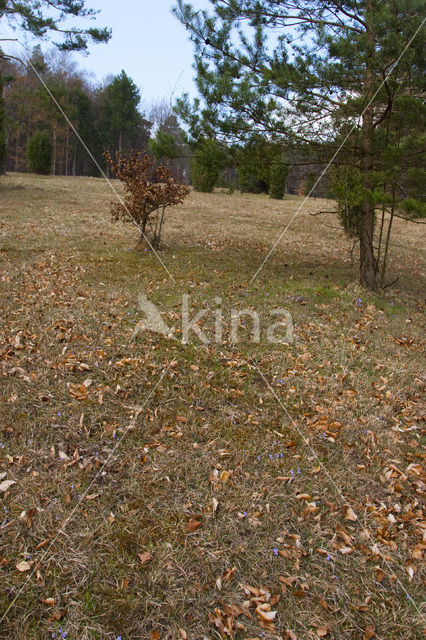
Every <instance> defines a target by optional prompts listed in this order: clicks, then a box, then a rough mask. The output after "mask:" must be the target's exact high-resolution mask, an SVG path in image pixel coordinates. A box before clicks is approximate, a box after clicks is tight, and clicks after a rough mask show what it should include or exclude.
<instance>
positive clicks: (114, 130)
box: [102, 70, 142, 154]
mask: <svg viewBox="0 0 426 640" xmlns="http://www.w3.org/2000/svg"><path fill="white" fill-rule="evenodd" d="M140 99H141V95H140V91H139V89H138V87H137V86H136V85H135V83H134V82H133V80H132V79H131V78H129V76H128V75H127V74H126V72H125V71H124V70H123V71H122V72H121V73H120V74H119V75H118V76H116V77H115V78H114V79H113V81H112V82H111V83H110V84H109V85H108V86H107V87H106V88H105V90H104V92H103V105H102V121H103V129H104V131H105V132H106V134H107V136H108V139H109V141H110V147H111V148H113V149H116V150H118V152H119V153H120V154H121V153H122V152H129V151H130V149H131V148H132V147H133V146H134V145H135V141H136V138H137V136H138V128H139V126H140V124H141V120H142V116H141V114H140V113H139V111H138V105H139V103H140Z"/></svg>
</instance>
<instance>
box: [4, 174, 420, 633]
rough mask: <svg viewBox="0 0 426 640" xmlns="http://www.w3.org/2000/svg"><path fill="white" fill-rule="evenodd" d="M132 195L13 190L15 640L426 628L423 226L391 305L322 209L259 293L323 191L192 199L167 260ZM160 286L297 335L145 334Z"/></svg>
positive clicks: (177, 221) (407, 248) (8, 582)
mask: <svg viewBox="0 0 426 640" xmlns="http://www.w3.org/2000/svg"><path fill="white" fill-rule="evenodd" d="M115 187H116V188H117V189H118V188H119V186H118V184H116V183H115ZM112 197H113V194H112V192H111V190H110V188H109V187H108V185H107V184H106V183H105V182H104V181H103V180H100V179H88V178H55V177H40V176H27V175H19V174H17V175H12V174H9V175H7V176H5V177H2V178H1V182H0V256H1V273H0V283H1V320H0V354H1V359H0V376H1V377H0V380H1V389H0V489H2V490H1V491H0V638H1V639H2V640H35V639H37V640H48V639H50V638H56V639H57V638H67V640H89V639H90V640H95V639H99V640H117V639H120V638H121V640H139V639H141V640H142V639H143V640H172V639H173V640H175V639H176V640H206V639H208V640H215V639H223V640H249V639H250V640H254V639H256V640H278V639H283V640H294V639H295V638H296V639H297V640H308V639H312V638H326V640H349V639H351V640H370V639H371V638H374V639H377V640H392V639H395V638H398V639H399V638H400V639H401V640H402V639H404V640H414V639H417V638H422V637H424V636H423V633H422V631H424V625H422V614H424V605H422V587H423V584H424V583H423V581H424V578H425V575H424V573H423V575H422V554H423V552H424V549H425V544H424V533H425V521H424V516H423V512H422V496H423V492H424V483H423V481H422V467H421V464H422V461H423V459H424V458H423V455H424V443H425V440H424V431H422V428H424V423H423V424H422V409H423V410H424V405H423V404H422V392H423V390H424V376H423V373H424V340H423V339H424V332H423V330H424V316H423V311H424V306H423V304H424V299H423V296H424V284H425V277H424V276H425V260H424V258H425V256H424V247H425V246H426V243H425V235H426V234H425V232H424V227H423V226H420V225H410V224H409V223H407V222H404V221H401V220H400V221H397V223H396V224H395V230H394V235H393V240H392V246H391V257H390V264H389V273H388V279H389V281H393V280H395V279H397V282H396V283H395V284H394V285H393V286H392V287H389V288H387V289H384V290H381V291H379V292H378V293H375V294H373V293H369V292H366V291H365V290H362V289H361V288H360V287H359V286H358V285H357V255H356V250H355V252H354V256H353V260H352V256H351V243H350V242H349V241H348V240H347V239H346V238H345V236H344V234H343V233H342V232H341V231H340V230H339V228H338V224H337V221H336V218H335V216H334V215H333V214H332V213H325V214H323V215H317V216H316V215H312V214H315V213H317V212H319V211H332V210H333V208H334V206H333V202H331V201H327V200H320V199H309V200H308V201H307V202H306V205H305V206H304V208H303V210H302V211H301V212H300V214H299V215H298V216H297V217H296V218H295V220H294V222H293V224H292V225H291V227H290V228H289V230H288V231H287V232H286V233H285V235H284V237H283V238H282V240H281V242H280V243H279V246H278V247H277V248H276V250H275V251H274V253H273V254H272V256H271V257H270V259H269V260H268V261H267V263H266V264H265V266H264V268H263V269H262V270H261V272H260V273H259V275H258V277H257V278H256V279H255V280H254V282H253V283H252V284H250V280H251V278H252V276H253V275H254V273H255V272H256V270H257V269H258V267H259V266H260V265H261V263H262V261H263V260H264V258H265V257H266V255H267V253H268V251H269V250H270V248H271V247H272V245H273V244H274V242H275V240H276V239H277V237H278V235H279V233H280V232H281V231H282V230H283V229H284V228H285V226H286V224H287V223H288V222H289V220H290V219H291V216H292V215H293V214H294V213H295V211H296V210H297V208H298V207H299V206H300V204H301V203H302V201H303V198H301V197H297V196H286V198H285V199H284V200H283V201H274V200H271V199H269V198H268V197H267V196H264V195H251V194H240V193H238V192H235V193H233V194H228V193H226V192H225V191H219V190H218V191H216V192H215V193H213V194H199V193H191V194H190V196H189V198H188V199H187V201H186V202H185V204H183V205H181V206H179V207H176V208H175V209H173V210H170V211H169V212H168V213H167V221H166V226H165V231H164V247H163V250H162V251H161V253H160V258H161V260H162V261H163V263H164V266H165V267H166V268H164V266H162V264H161V263H160V261H159V260H158V259H157V257H156V256H155V255H154V254H153V253H152V252H136V251H134V250H133V247H134V245H135V243H136V240H137V230H135V228H134V227H132V226H131V225H130V224H129V225H123V224H121V223H114V222H112V221H111V219H110V216H109V210H108V203H109V201H110V200H111V199H112ZM140 293H144V294H146V295H147V296H148V298H149V299H150V300H151V301H152V302H154V303H155V304H156V305H157V306H158V308H159V309H160V310H161V311H162V314H163V316H162V317H163V319H164V321H165V322H166V323H167V324H168V325H169V326H171V327H174V328H175V330H176V332H175V335H176V336H177V338H179V329H178V327H179V326H180V324H179V323H180V317H181V297H182V294H188V295H189V296H190V297H189V301H190V306H191V313H192V316H191V317H193V316H195V315H196V313H197V312H198V311H200V310H202V309H204V308H206V307H207V305H210V307H212V306H214V307H215V308H216V303H215V302H214V301H215V298H221V299H222V309H223V313H224V315H225V316H227V317H228V316H229V313H230V310H231V309H244V308H250V309H253V310H258V311H259V313H261V314H263V315H262V318H265V322H266V317H267V316H268V314H269V311H270V310H271V309H274V308H285V309H287V310H288V311H289V312H290V313H291V314H292V317H293V323H294V329H295V341H294V342H293V343H291V344H287V345H285V344H269V343H267V342H266V341H265V340H263V339H262V340H261V341H260V343H258V344H257V343H254V342H253V341H252V339H251V337H252V336H251V324H250V321H249V320H247V321H246V322H244V324H243V323H241V327H240V334H239V335H240V337H241V339H240V340H239V341H238V342H237V343H235V344H231V343H230V341H229V335H228V333H227V328H225V330H224V336H223V340H222V342H221V343H220V344H217V343H215V342H214V341H213V340H212V341H211V342H210V343H209V344H203V343H201V342H200V341H199V340H198V339H197V338H196V337H194V339H193V340H191V341H190V342H189V343H188V344H182V342H181V341H180V340H179V339H176V340H171V339H168V338H166V337H163V336H161V335H159V334H155V333H152V332H140V333H139V334H138V335H137V337H135V338H134V339H132V334H133V332H134V329H135V326H136V324H137V322H138V321H139V320H142V319H143V314H142V312H141V311H140V309H139V307H138V294H140ZM213 321H214V318H213V315H211V317H209V318H206V319H205V321H204V320H203V321H202V322H201V323H200V324H203V326H205V327H206V333H209V331H210V333H211V331H212V329H213V327H212V326H210V325H211V323H212V322H213ZM209 323H210V325H209ZM209 335H210V334H209ZM423 418H424V412H423ZM12 483H13V484H12ZM422 606H423V609H422ZM423 620H424V618H423Z"/></svg>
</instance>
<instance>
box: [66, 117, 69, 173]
mask: <svg viewBox="0 0 426 640" xmlns="http://www.w3.org/2000/svg"><path fill="white" fill-rule="evenodd" d="M69 135H70V130H69V126H68V125H67V137H66V140H65V175H66V176H67V175H68V151H69V142H70V141H69Z"/></svg>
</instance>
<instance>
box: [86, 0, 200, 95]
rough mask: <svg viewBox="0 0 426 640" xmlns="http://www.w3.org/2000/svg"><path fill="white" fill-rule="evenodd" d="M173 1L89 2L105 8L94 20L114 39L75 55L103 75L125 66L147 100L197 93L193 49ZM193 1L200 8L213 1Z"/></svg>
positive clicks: (96, 7) (115, 73)
mask: <svg viewBox="0 0 426 640" xmlns="http://www.w3.org/2000/svg"><path fill="white" fill-rule="evenodd" d="M174 4H175V2H174V0H87V2H86V5H87V6H88V7H91V8H93V9H100V10H101V13H100V14H99V16H98V17H97V20H96V22H97V23H99V25H100V26H109V27H111V28H112V38H111V40H110V42H109V43H108V44H107V45H95V46H93V47H91V48H90V55H89V56H88V57H86V56H82V55H76V56H75V57H76V59H77V60H78V62H79V63H80V65H81V66H82V67H84V68H86V69H88V70H91V71H93V72H94V73H95V74H96V76H97V77H98V78H99V79H102V78H103V77H105V76H106V75H108V74H111V73H112V74H113V75H117V74H118V73H120V71H121V70H122V69H124V70H125V71H126V73H127V74H128V75H129V76H130V77H131V78H132V79H133V80H134V82H135V83H136V84H137V85H138V87H139V88H140V89H141V92H142V99H143V100H144V101H147V102H151V100H156V99H161V98H167V99H169V98H170V96H171V94H173V95H174V97H176V96H179V95H181V94H182V93H183V92H184V91H189V92H190V93H192V94H195V89H194V83H193V77H194V70H193V68H192V62H193V47H192V44H191V42H190V40H189V36H188V33H187V31H186V30H185V28H184V27H183V25H181V23H180V22H179V21H178V20H177V18H175V16H174V15H173V14H172V12H171V9H172V6H173V5H174ZM192 4H193V6H194V7H195V8H197V9H203V8H207V7H208V6H209V5H210V3H209V1H208V0H194V1H193V2H192ZM210 6H211V5H210Z"/></svg>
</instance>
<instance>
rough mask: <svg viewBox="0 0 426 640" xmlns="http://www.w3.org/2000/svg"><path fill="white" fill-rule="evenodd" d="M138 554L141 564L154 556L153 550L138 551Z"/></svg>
mask: <svg viewBox="0 0 426 640" xmlns="http://www.w3.org/2000/svg"><path fill="white" fill-rule="evenodd" d="M137 556H138V558H139V560H140V563H141V564H146V563H147V562H149V560H151V558H152V551H145V553H138V554H137Z"/></svg>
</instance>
